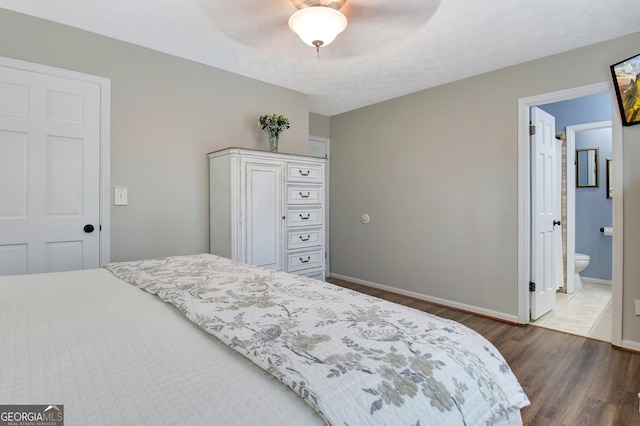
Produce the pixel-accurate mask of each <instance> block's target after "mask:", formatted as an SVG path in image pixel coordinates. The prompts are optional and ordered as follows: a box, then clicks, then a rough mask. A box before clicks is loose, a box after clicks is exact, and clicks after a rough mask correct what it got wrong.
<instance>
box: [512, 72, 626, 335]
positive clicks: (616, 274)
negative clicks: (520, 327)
mask: <svg viewBox="0 0 640 426" xmlns="http://www.w3.org/2000/svg"><path fill="white" fill-rule="evenodd" d="M601 93H609V94H610V95H611V137H612V140H611V142H612V152H613V161H614V164H616V167H614V176H613V185H614V194H613V223H612V225H613V270H612V281H613V282H612V301H611V307H612V318H611V344H613V345H615V346H621V345H622V289H623V269H622V266H623V250H622V249H623V241H622V236H623V229H622V227H623V211H622V207H623V191H622V185H623V174H622V122H621V120H620V116H619V114H618V111H617V105H618V104H617V99H616V98H615V95H614V93H613V85H612V84H611V83H609V82H603V83H596V84H591V85H587V86H581V87H576V88H572V89H566V90H560V91H557V92H550V93H545V94H541V95H536V96H530V97H526V98H520V99H518V322H519V323H521V324H529V308H530V306H529V276H530V268H531V264H530V262H531V261H530V259H531V257H530V255H531V235H530V232H531V211H530V208H531V189H530V183H531V171H530V161H531V155H530V153H529V110H530V108H531V107H533V106H537V105H544V104H548V103H553V102H560V101H566V100H571V99H576V98H581V97H585V96H590V95H596V94H601Z"/></svg>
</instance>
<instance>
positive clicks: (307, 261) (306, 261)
mask: <svg viewBox="0 0 640 426" xmlns="http://www.w3.org/2000/svg"><path fill="white" fill-rule="evenodd" d="M298 259H300V262H301V263H309V261H310V260H311V256H307V260H304V259H303V258H301V257H299V258H298Z"/></svg>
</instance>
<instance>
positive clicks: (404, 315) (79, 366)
mask: <svg viewBox="0 0 640 426" xmlns="http://www.w3.org/2000/svg"><path fill="white" fill-rule="evenodd" d="M0 338H1V340H0V345H1V346H0V404H52V405H53V404H58V405H64V415H65V420H66V424H68V425H75V424H230V425H245V424H246V425H248V424H274V425H277V424H301V425H302V424H304V425H313V424H350V425H357V424H407V425H416V424H422V425H427V424H447V425H449V424H451V425H455V424H467V425H472V424H521V417H520V411H519V410H520V409H521V408H522V407H524V406H526V405H528V404H529V401H528V399H527V396H526V395H525V393H524V391H523V390H522V388H521V386H520V385H519V383H518V382H517V380H516V378H515V376H514V375H513V374H512V372H511V370H510V369H509V367H508V365H507V363H506V362H505V361H504V359H503V358H502V356H501V355H500V354H499V352H498V351H497V350H496V349H495V348H494V347H493V346H492V345H491V343H489V342H488V341H487V340H486V339H484V338H483V337H482V336H480V335H478V334H477V333H475V332H473V331H472V330H470V329H468V328H467V327H464V326H462V325H460V324H458V323H456V322H453V321H449V320H444V319H442V318H439V317H436V316H433V315H430V314H427V313H424V312H421V311H417V310H414V309H411V308H408V307H404V306H400V305H397V304H394V303H391V302H387V301H384V300H381V299H377V298H374V297H371V296H367V295H364V294H361V293H358V292H355V291H352V290H348V289H345V288H341V287H337V286H334V285H332V284H329V283H324V282H321V281H317V280H314V279H311V278H306V277H299V276H295V275H290V274H287V273H284V272H280V271H272V270H266V269H261V268H256V267H253V266H250V265H246V264H242V263H237V262H233V261H231V260H229V259H225V258H222V257H218V256H214V255H209V254H202V255H195V256H176V257H168V258H161V259H151V260H144V261H136V262H121V263H113V264H110V265H107V267H105V268H101V269H97V270H85V271H73V272H62V273H50V274H36V275H25V276H14V277H0Z"/></svg>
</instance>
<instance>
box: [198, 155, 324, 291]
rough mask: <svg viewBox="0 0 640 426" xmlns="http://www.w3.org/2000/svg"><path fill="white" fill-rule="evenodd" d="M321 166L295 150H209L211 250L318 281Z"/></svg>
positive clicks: (320, 276) (321, 241)
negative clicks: (281, 151) (294, 153)
mask: <svg viewBox="0 0 640 426" xmlns="http://www.w3.org/2000/svg"><path fill="white" fill-rule="evenodd" d="M324 168H325V160H324V159H321V158H314V157H307V156H300V155H292V154H280V153H271V152H265V151H254V150H248V149H241V148H227V149H224V150H221V151H216V152H212V153H210V154H209V178H210V186H209V188H210V251H211V253H213V254H217V255H219V256H224V257H228V258H231V259H233V260H237V261H240V262H245V263H249V264H252V265H256V266H262V267H265V268H270V269H279V270H283V271H287V272H291V273H295V274H301V275H306V276H310V277H313V278H317V279H321V280H324V275H325V245H324V235H325V230H324V227H325V224H324V208H325V206H324Z"/></svg>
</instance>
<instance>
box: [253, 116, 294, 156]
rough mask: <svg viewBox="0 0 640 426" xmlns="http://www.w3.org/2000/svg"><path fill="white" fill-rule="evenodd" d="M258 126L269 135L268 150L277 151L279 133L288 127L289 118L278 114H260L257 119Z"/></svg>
mask: <svg viewBox="0 0 640 426" xmlns="http://www.w3.org/2000/svg"><path fill="white" fill-rule="evenodd" d="M258 123H259V124H260V128H261V129H262V130H264V131H265V132H267V135H269V150H270V151H271V152H278V141H279V138H280V133H282V132H283V131H284V130H286V129H288V128H289V126H290V125H289V119H288V118H287V117H284V116H282V115H279V114H271V115H269V114H266V115H261V116H260V118H259V119H258Z"/></svg>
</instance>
